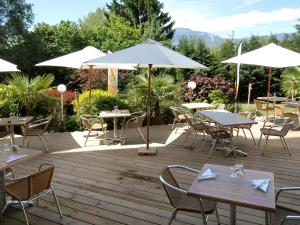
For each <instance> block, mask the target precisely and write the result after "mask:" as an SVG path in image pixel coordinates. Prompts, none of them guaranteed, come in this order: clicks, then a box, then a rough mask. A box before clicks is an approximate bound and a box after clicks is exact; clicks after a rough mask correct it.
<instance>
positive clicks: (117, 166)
mask: <svg viewBox="0 0 300 225" xmlns="http://www.w3.org/2000/svg"><path fill="white" fill-rule="evenodd" d="M246 132H247V131H246ZM254 133H255V137H256V139H258V136H259V131H258V128H257V127H255V128H254ZM151 136H152V137H151V140H152V141H153V142H154V143H156V144H154V145H156V146H157V149H158V154H157V155H156V156H138V155H137V149H138V147H139V145H138V143H141V141H140V140H139V139H138V138H137V137H138V136H137V133H136V132H135V131H134V130H133V131H130V132H129V133H128V143H127V145H125V146H120V145H114V146H112V145H111V146H103V145H102V146H99V145H98V140H91V141H88V145H89V147H85V148H82V147H81V145H82V143H83V139H82V133H79V132H75V133H72V134H70V133H63V134H58V133H54V134H49V138H50V141H51V143H52V144H53V145H52V147H51V149H52V150H51V152H50V153H47V154H43V155H41V156H40V157H38V158H35V159H32V160H30V161H27V162H25V163H23V164H22V165H20V166H18V167H17V168H16V172H17V175H25V174H28V173H31V172H33V171H36V170H37V168H38V165H39V164H41V163H54V164H55V165H56V170H55V175H54V180H53V181H54V182H53V183H54V187H55V189H56V192H57V194H58V197H59V201H60V204H61V207H62V211H63V214H64V218H63V219H62V220H60V218H59V216H58V213H57V210H56V207H55V205H54V200H53V198H52V196H51V195H46V196H44V197H43V198H41V200H40V202H39V205H34V206H33V207H28V208H26V210H27V212H28V217H29V221H30V222H31V224H32V225H52V224H70V225H71V224H72V225H78V224H101V225H103V224H130V225H134V224H137V225H143V224H145V225H147V224H149V225H150V224H167V223H168V220H169V218H170V216H171V213H172V208H171V206H170V204H169V202H168V199H167V197H166V194H165V192H164V191H163V189H162V186H161V184H160V182H159V180H158V174H159V171H160V170H161V169H162V168H163V167H165V166H166V165H169V164H182V165H187V166H190V167H194V168H197V169H200V168H201V167H202V166H203V164H204V163H213V164H220V165H233V164H234V162H235V161H236V160H242V161H243V162H244V164H245V167H246V168H249V169H256V170H264V171H270V172H274V173H275V186H276V187H277V188H278V187H282V186H295V185H298V186H299V185H300V166H299V165H300V131H292V132H290V133H289V135H288V137H287V142H288V144H289V146H290V148H291V150H292V151H293V156H292V157H289V156H288V153H287V152H286V151H285V150H283V148H282V145H281V143H280V141H279V140H278V139H272V140H271V141H270V142H269V147H268V151H267V152H266V154H265V155H264V156H262V155H261V153H260V149H258V148H257V147H256V146H255V145H253V143H252V141H251V139H249V138H248V139H244V138H243V137H240V138H239V139H238V140H236V143H237V145H238V146H239V147H240V148H241V149H243V150H245V151H246V152H248V153H249V156H248V157H238V159H235V158H234V157H230V158H224V157H223V153H222V152H218V151H215V152H213V156H212V157H211V158H210V159H208V157H207V154H208V148H209V146H208V145H207V146H206V148H205V150H204V151H202V152H201V151H200V146H201V144H202V141H201V138H198V139H197V141H196V143H197V144H198V146H197V147H195V148H194V149H193V150H190V149H189V147H188V144H186V143H185V142H184V139H185V135H184V134H183V131H182V130H179V132H178V133H177V134H174V132H172V131H171V128H170V126H154V127H151ZM190 140H191V136H190ZM17 142H19V143H21V140H17ZM187 143H188V142H187ZM31 147H32V148H37V149H43V148H42V146H41V144H40V143H39V142H37V141H36V140H33V143H32V145H31ZM178 177H179V180H180V183H182V184H183V185H184V186H188V185H189V184H191V182H192V180H193V177H192V176H186V175H184V174H178ZM228 179H231V178H228ZM281 202H282V203H283V204H285V203H289V204H291V205H292V206H293V207H295V208H297V209H299V208H300V196H299V195H284V198H282V199H281ZM218 209H219V214H220V219H221V222H222V224H228V221H229V218H228V216H229V206H228V205H226V204H218ZM237 219H238V222H237V224H238V225H254V224H264V213H263V212H261V211H257V210H252V209H247V208H242V207H238V209H237ZM3 224H5V225H6V224H7V225H19V224H24V219H23V215H22V213H21V211H20V209H19V208H12V207H10V208H8V209H7V210H6V212H5V214H4V221H3ZM172 224H174V225H176V224H202V220H201V217H200V215H198V214H192V213H179V214H178V216H177V217H176V220H174V221H173V223H172ZM209 224H216V218H215V216H214V215H211V216H210V217H209Z"/></svg>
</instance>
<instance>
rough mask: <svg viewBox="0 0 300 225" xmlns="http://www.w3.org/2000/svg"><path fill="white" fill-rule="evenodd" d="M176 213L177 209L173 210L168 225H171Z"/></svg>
mask: <svg viewBox="0 0 300 225" xmlns="http://www.w3.org/2000/svg"><path fill="white" fill-rule="evenodd" d="M177 212H178V209H175V210H174V212H173V213H172V216H171V218H170V220H169V223H168V225H171V224H172V221H173V219H175V217H176V214H177Z"/></svg>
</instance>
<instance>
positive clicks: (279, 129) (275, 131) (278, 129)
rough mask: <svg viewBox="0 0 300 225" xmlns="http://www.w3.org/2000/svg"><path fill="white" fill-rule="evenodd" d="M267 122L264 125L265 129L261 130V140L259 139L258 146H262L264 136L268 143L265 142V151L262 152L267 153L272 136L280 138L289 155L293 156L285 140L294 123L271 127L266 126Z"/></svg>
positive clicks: (272, 125)
mask: <svg viewBox="0 0 300 225" xmlns="http://www.w3.org/2000/svg"><path fill="white" fill-rule="evenodd" d="M266 124H267V122H265V123H264V125H263V127H262V128H260V132H261V134H260V138H259V142H258V146H260V142H261V139H262V136H263V135H264V136H265V137H266V142H265V146H264V149H263V151H262V154H264V153H265V150H266V147H267V144H268V140H269V137H270V136H276V137H279V138H280V141H281V143H282V145H283V148H284V149H286V150H287V151H288V153H289V155H290V156H291V155H292V152H291V151H290V149H289V147H288V145H287V143H286V140H285V138H284V137H285V136H286V135H287V134H288V132H289V130H290V129H291V128H292V126H293V124H294V122H285V123H284V124H282V125H276V124H271V125H270V124H269V126H266Z"/></svg>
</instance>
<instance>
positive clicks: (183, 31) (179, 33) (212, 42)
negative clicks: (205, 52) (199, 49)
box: [172, 28, 224, 47]
mask: <svg viewBox="0 0 300 225" xmlns="http://www.w3.org/2000/svg"><path fill="white" fill-rule="evenodd" d="M182 37H194V38H201V39H202V40H203V41H204V42H205V44H206V45H207V46H208V47H216V46H218V45H220V44H222V43H223V42H224V39H223V38H221V37H220V36H218V35H214V34H210V33H206V32H201V31H194V30H191V29H189V28H176V29H175V33H174V37H173V40H172V42H173V44H174V45H178V43H179V40H180V38H182Z"/></svg>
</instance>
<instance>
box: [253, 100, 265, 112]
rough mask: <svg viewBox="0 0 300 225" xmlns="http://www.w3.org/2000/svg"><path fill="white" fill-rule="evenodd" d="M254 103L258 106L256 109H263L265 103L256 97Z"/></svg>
mask: <svg viewBox="0 0 300 225" xmlns="http://www.w3.org/2000/svg"><path fill="white" fill-rule="evenodd" d="M254 103H255V106H256V110H262V108H263V104H262V102H261V101H260V100H257V99H254Z"/></svg>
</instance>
